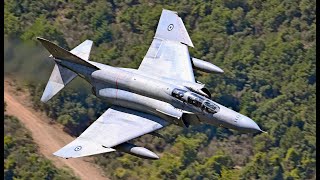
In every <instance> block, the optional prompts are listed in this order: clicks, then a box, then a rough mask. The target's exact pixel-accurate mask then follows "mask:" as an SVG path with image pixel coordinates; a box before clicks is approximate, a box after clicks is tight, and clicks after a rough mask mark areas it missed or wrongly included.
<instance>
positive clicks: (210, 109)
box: [55, 59, 261, 132]
mask: <svg viewBox="0 0 320 180" xmlns="http://www.w3.org/2000/svg"><path fill="white" fill-rule="evenodd" d="M55 60H56V62H57V63H59V64H60V65H62V66H64V67H66V68H68V69H70V70H72V71H73V72H75V73H77V74H78V75H79V76H80V77H82V78H84V79H85V80H86V81H88V82H89V83H90V84H91V85H92V87H93V88H92V89H93V93H94V94H95V95H96V96H97V97H99V98H101V99H103V100H105V101H106V102H108V103H110V104H112V105H118V106H122V107H126V108H130V109H134V110H138V111H142V112H145V113H151V114H154V115H157V116H159V117H161V118H163V119H165V120H166V121H168V122H170V123H173V124H176V125H179V126H183V127H188V126H189V125H197V124H210V125H214V126H221V127H226V128H231V129H236V130H238V131H241V132H261V129H260V128H259V126H258V125H257V124H256V123H255V122H254V121H253V120H252V119H250V118H248V117H247V116H244V115H242V114H240V113H238V112H235V111H233V110H231V109H229V108H227V107H225V106H223V105H221V104H218V103H216V102H214V101H212V100H211V99H209V98H207V97H205V96H203V95H201V94H198V93H196V92H193V91H191V90H190V88H187V87H186V84H192V83H188V82H180V81H176V80H174V79H167V78H161V77H157V76H154V77H147V76H145V75H143V73H142V72H140V71H137V70H136V69H126V68H116V67H112V66H108V65H105V64H101V63H97V62H93V61H90V63H92V64H93V65H95V66H96V67H98V68H99V69H100V70H95V69H91V68H89V67H86V66H83V65H80V64H75V63H71V62H68V61H60V60H57V59H55ZM193 85H194V86H197V84H196V83H193ZM190 86H192V85H190Z"/></svg>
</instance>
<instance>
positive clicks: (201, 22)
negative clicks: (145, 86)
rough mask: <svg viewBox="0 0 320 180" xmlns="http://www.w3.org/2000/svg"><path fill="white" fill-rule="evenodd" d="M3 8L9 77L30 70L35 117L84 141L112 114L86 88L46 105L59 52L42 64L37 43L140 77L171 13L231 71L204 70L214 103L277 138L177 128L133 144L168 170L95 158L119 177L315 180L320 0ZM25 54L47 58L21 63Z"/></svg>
mask: <svg viewBox="0 0 320 180" xmlns="http://www.w3.org/2000/svg"><path fill="white" fill-rule="evenodd" d="M4 3H5V9H4V19H5V24H4V32H5V38H6V39H7V40H8V41H5V42H7V44H6V43H5V68H10V70H11V71H14V72H20V73H17V74H18V75H20V76H19V77H20V79H23V80H24V81H25V82H24V84H25V85H27V86H26V87H28V88H29V89H30V90H31V92H32V95H33V103H34V107H35V108H37V109H40V110H43V111H45V112H46V113H47V114H48V115H49V116H50V117H53V118H54V119H56V120H57V121H58V122H60V123H62V124H63V125H65V130H66V131H67V132H69V133H71V134H73V135H79V134H80V133H81V132H82V131H83V130H84V129H85V128H86V127H87V126H89V125H90V123H92V122H93V121H94V120H95V119H97V118H98V117H99V115H101V114H102V113H103V112H104V111H105V109H106V108H107V107H108V105H107V104H105V103H103V102H101V101H100V100H98V99H97V98H96V97H95V96H94V95H92V94H90V87H89V86H88V85H85V87H86V89H84V88H83V86H84V84H81V83H79V81H76V82H74V83H73V87H71V88H66V89H64V90H63V91H62V92H61V93H60V94H59V95H57V96H56V97H54V98H53V99H52V100H50V102H49V103H47V104H43V103H41V102H40V97H41V95H42V92H43V89H44V87H45V83H46V82H45V81H46V80H47V79H48V78H49V75H50V72H51V68H52V67H53V65H52V64H49V65H48V64H47V62H46V61H45V60H44V59H42V58H46V57H47V55H49V53H47V54H44V55H43V56H42V57H40V56H38V55H36V54H37V53H43V52H46V50H45V49H44V48H41V46H40V45H39V44H38V42H36V40H35V37H37V36H41V37H44V38H47V39H50V40H54V41H55V42H57V43H58V44H59V45H61V46H62V47H65V48H68V49H71V48H73V47H75V46H76V45H77V44H79V43H81V42H82V41H84V40H85V39H91V40H93V41H94V47H93V50H92V54H91V58H90V59H91V60H93V61H97V62H102V63H106V64H110V65H113V66H122V67H131V68H137V67H138V66H139V64H140V62H141V60H142V58H143V57H144V55H145V53H146V52H147V49H148V47H149V45H150V43H151V41H152V38H153V36H154V32H155V29H156V27H157V23H158V20H159V17H160V14H161V11H162V8H165V9H169V10H173V11H177V12H178V13H179V15H180V16H181V17H182V19H183V21H184V23H185V26H186V28H187V30H188V32H189V35H190V37H191V39H192V41H193V44H194V46H195V48H189V50H190V52H191V55H192V56H194V57H197V58H200V59H204V60H206V61H209V62H212V63H214V64H215V65H217V66H219V67H221V68H222V69H223V70H224V71H225V73H224V74H222V75H217V74H207V73H202V72H198V71H196V72H195V74H196V78H197V80H199V81H200V82H202V83H205V84H206V86H207V87H208V88H209V90H210V92H211V93H212V97H213V98H212V99H213V100H214V101H217V102H218V103H221V104H223V105H225V106H227V107H230V108H232V109H234V110H236V111H239V112H240V113H242V114H245V115H247V116H249V117H251V118H252V119H253V120H255V121H256V122H257V123H258V124H259V126H260V127H261V128H262V129H263V130H265V131H267V132H268V133H263V134H258V135H247V134H240V133H238V132H236V131H231V130H228V129H224V128H216V127H212V126H204V125H203V126H191V127H190V128H188V129H182V128H180V127H177V126H170V127H168V128H166V129H164V130H161V131H160V133H161V134H162V135H163V136H165V137H166V139H165V140H164V139H159V138H157V137H152V136H150V135H145V136H143V137H141V138H138V139H136V140H134V141H133V142H134V143H136V144H138V145H141V146H145V147H147V148H150V149H151V150H153V151H155V152H156V153H157V154H160V156H161V159H160V160H157V161H150V160H143V159H139V158H136V157H134V156H131V155H128V154H122V153H109V154H103V155H98V156H96V162H97V163H98V164H99V165H100V166H101V167H102V168H103V169H105V171H106V173H107V174H109V176H110V177H111V178H112V179H141V178H143V179H218V178H219V179H316V168H315V165H316V163H315V158H316V108H315V105H316V67H315V64H316V14H315V9H316V1H315V0H299V1H298V0H290V1H288V0H284V1H275V0H270V1H260V0H234V1H231V0H217V1H200V0H194V1H193V0H192V1H191V0H190V1H189V0H180V1H157V0H154V1H143V0H126V1H122V0H119V1H118V0H117V1H114V0H113V1H102V0H97V1H90V0H88V1H80V0H65V1H63V0H58V1H49V0H39V1H26V0H19V1H13V0H5V2H4ZM13 40H14V41H13ZM9 42H10V43H9ZM25 44H27V45H28V47H30V48H31V49H32V48H33V49H37V50H34V51H23V52H24V53H25V54H23V53H18V52H17V49H19V47H20V49H23V48H21V47H24V46H25ZM13 47H14V48H13ZM40 51H41V52H40ZM26 57H33V58H30V60H28V59H27V58H26ZM26 61H28V62H30V63H28V64H27V63H25V62H26ZM24 63H25V64H26V65H25V66H24V65H21V64H24ZM43 64H45V65H44V66H42V65H43ZM49 66H50V67H49ZM27 68H31V69H35V70H36V69H39V72H40V73H41V72H42V70H43V69H46V70H47V71H48V72H47V74H46V75H47V78H45V77H43V76H39V74H37V73H39V72H38V71H37V72H32V71H30V70H27V71H26V69H27ZM8 70H9V69H7V70H6V72H8ZM40 70H41V71H40ZM22 72H23V73H22ZM26 72H28V73H26ZM11 74H12V72H11ZM26 77H32V78H28V79H26ZM30 79H36V80H38V79H41V81H36V80H34V81H29V80H30ZM43 79H45V80H43ZM39 82H40V83H39Z"/></svg>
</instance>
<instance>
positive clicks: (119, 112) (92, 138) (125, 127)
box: [54, 106, 169, 158]
mask: <svg viewBox="0 0 320 180" xmlns="http://www.w3.org/2000/svg"><path fill="white" fill-rule="evenodd" d="M167 125H169V123H168V122H167V121H165V120H163V119H161V118H159V117H157V116H154V115H151V114H146V113H143V112H139V111H136V110H131V109H125V108H122V107H118V106H112V107H111V108H109V109H108V110H107V111H106V112H104V113H103V114H102V115H101V116H100V117H99V118H98V119H97V120H96V121H95V122H94V123H93V124H91V126H89V127H88V128H87V129H86V130H85V131H84V132H83V133H82V134H81V135H80V136H79V137H78V138H76V139H75V140H74V141H72V142H71V143H69V144H67V145H66V146H64V147H63V148H61V149H60V150H58V151H57V152H55V153H54V155H56V156H59V157H63V158H71V157H72V158H76V157H83V156H89V155H94V154H100V153H106V152H112V151H115V150H114V149H112V147H113V146H116V145H119V144H121V143H124V142H126V141H129V140H131V139H134V138H136V137H139V136H142V135H144V134H147V133H150V132H153V131H155V130H158V129H161V128H163V127H165V126H167Z"/></svg>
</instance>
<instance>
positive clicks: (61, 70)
mask: <svg viewBox="0 0 320 180" xmlns="http://www.w3.org/2000/svg"><path fill="white" fill-rule="evenodd" d="M37 39H38V40H39V41H40V42H41V43H42V44H43V46H44V47H45V48H46V49H47V50H48V51H49V52H50V53H51V55H52V56H53V57H54V58H57V59H61V60H66V61H70V62H73V63H78V64H82V65H85V66H88V67H91V68H95V69H97V68H96V67H95V66H93V65H92V64H90V63H89V62H88V59H89V55H90V51H91V47H92V41H90V40H86V41H84V42H82V43H81V44H79V45H78V46H77V47H75V48H74V49H72V50H71V51H70V52H69V51H67V50H65V49H63V48H61V47H59V46H57V45H55V44H53V43H52V42H50V41H48V40H46V39H43V38H37ZM75 77H77V74H76V73H74V72H73V71H71V70H69V69H67V68H65V67H63V66H61V65H59V64H57V63H56V64H55V66H54V68H53V70H52V73H51V76H50V78H49V81H48V83H47V86H46V88H45V90H44V92H43V94H42V97H41V101H42V102H47V101H49V100H50V99H51V98H52V97H53V96H54V95H56V94H57V93H58V92H59V91H60V90H62V89H63V88H64V87H65V86H66V85H67V84H68V83H69V82H71V81H72V80H73V79H74V78H75Z"/></svg>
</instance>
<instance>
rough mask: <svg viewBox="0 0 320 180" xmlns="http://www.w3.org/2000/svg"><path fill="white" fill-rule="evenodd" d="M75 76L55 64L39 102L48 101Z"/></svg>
mask: <svg viewBox="0 0 320 180" xmlns="http://www.w3.org/2000/svg"><path fill="white" fill-rule="evenodd" d="M76 76H77V74H76V73H74V72H72V71H71V70H69V69H67V68H64V67H62V66H61V65H59V64H55V66H54V68H53V70H52V73H51V76H50V78H49V81H48V83H47V86H46V88H45V90H44V92H43V94H42V97H41V101H42V102H47V101H49V100H50V99H51V98H52V97H53V96H54V95H56V94H57V93H58V92H59V91H60V90H61V89H63V88H64V87H65V86H66V85H67V84H68V83H69V82H70V81H71V80H72V79H74V78H75V77H76Z"/></svg>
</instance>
